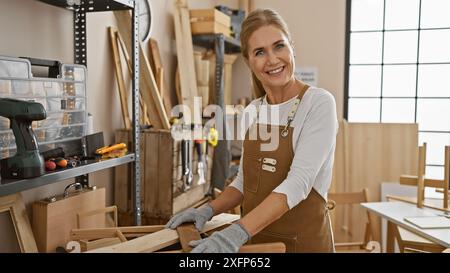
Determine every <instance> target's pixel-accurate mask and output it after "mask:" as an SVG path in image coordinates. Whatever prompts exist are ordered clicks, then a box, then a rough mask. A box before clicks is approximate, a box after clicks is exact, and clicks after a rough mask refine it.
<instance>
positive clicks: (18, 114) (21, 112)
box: [0, 98, 47, 179]
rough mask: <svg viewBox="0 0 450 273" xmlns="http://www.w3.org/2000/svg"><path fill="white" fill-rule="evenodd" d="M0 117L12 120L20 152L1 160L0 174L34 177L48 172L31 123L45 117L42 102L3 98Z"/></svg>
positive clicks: (15, 176) (0, 99)
mask: <svg viewBox="0 0 450 273" xmlns="http://www.w3.org/2000/svg"><path fill="white" fill-rule="evenodd" d="M0 116H2V117H6V118H8V119H9V120H10V125H11V129H12V131H13V133H14V137H15V139H16V146H17V153H16V154H15V155H14V156H13V157H9V158H5V159H2V160H0V168H1V176H2V178H4V179H8V178H31V177H36V176H41V175H43V174H44V173H45V169H44V158H43V157H42V155H41V154H40V153H39V147H38V143H37V139H36V135H35V134H34V132H33V130H32V128H31V123H32V122H33V121H34V120H43V119H45V118H46V116H47V113H46V112H45V109H44V107H43V106H42V104H40V103H37V102H30V101H22V100H15V99H6V98H0Z"/></svg>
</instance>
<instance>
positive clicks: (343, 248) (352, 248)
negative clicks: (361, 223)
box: [328, 188, 381, 252]
mask: <svg viewBox="0 0 450 273" xmlns="http://www.w3.org/2000/svg"><path fill="white" fill-rule="evenodd" d="M328 200H329V202H330V203H332V204H333V205H355V204H360V203H365V202H368V200H369V198H368V190H367V189H366V188H365V189H363V190H362V191H360V192H345V193H328ZM333 207H334V206H333ZM375 228H376V227H375V225H374V224H373V221H371V220H370V214H369V212H368V211H367V219H366V222H365V232H364V238H363V241H359V242H335V244H334V245H335V248H336V252H380V250H381V247H380V243H379V242H377V241H371V240H373V238H374V237H373V232H374V230H375Z"/></svg>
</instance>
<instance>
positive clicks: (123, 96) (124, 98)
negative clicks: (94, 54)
mask: <svg viewBox="0 0 450 273" xmlns="http://www.w3.org/2000/svg"><path fill="white" fill-rule="evenodd" d="M108 32H109V40H110V42H111V49H112V56H113V61H114V67H115V72H116V79H117V86H118V90H119V99H120V107H121V109H122V118H123V123H124V126H125V129H127V130H128V129H131V119H130V112H129V110H128V94H127V87H126V86H125V80H124V78H123V71H122V61H121V60H120V54H119V49H118V46H117V39H116V35H115V29H114V28H113V27H108Z"/></svg>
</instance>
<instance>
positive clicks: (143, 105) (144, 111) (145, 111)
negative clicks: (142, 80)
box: [115, 30, 151, 125]
mask: <svg viewBox="0 0 450 273" xmlns="http://www.w3.org/2000/svg"><path fill="white" fill-rule="evenodd" d="M115 34H116V38H117V43H118V44H119V46H120V49H121V51H122V54H123V55H124V57H125V60H126V63H127V67H128V73H129V76H130V78H131V77H132V76H133V68H132V67H131V66H132V65H131V60H130V55H129V54H128V51H127V48H126V46H125V42H124V41H123V39H122V36H121V35H120V32H119V31H117V30H116V31H115ZM139 93H140V94H139V97H140V100H139V103H140V106H141V113H140V119H141V122H142V123H143V124H146V125H150V124H151V123H150V119H149V118H148V109H147V104H146V103H145V101H144V99H143V97H142V94H141V92H139Z"/></svg>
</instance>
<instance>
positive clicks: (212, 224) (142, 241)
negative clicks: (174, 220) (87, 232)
mask: <svg viewBox="0 0 450 273" xmlns="http://www.w3.org/2000/svg"><path fill="white" fill-rule="evenodd" d="M239 218H240V217H239V216H237V215H233V214H221V215H217V216H215V217H214V218H213V219H211V221H209V222H208V223H206V225H205V227H204V229H203V231H202V232H207V231H209V230H212V229H215V228H217V227H220V226H223V225H224V224H227V223H231V222H234V221H236V220H238V219H239ZM178 241H179V237H178V233H177V231H176V230H172V229H163V230H161V231H158V232H155V233H152V234H148V235H145V236H142V237H139V238H136V239H133V240H130V241H127V242H124V243H120V244H117V245H113V246H110V247H103V248H99V249H95V250H93V251H88V252H97V253H113V252H114V253H124V252H154V251H157V250H160V249H162V248H164V247H167V246H170V245H172V244H174V243H176V242H178Z"/></svg>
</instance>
